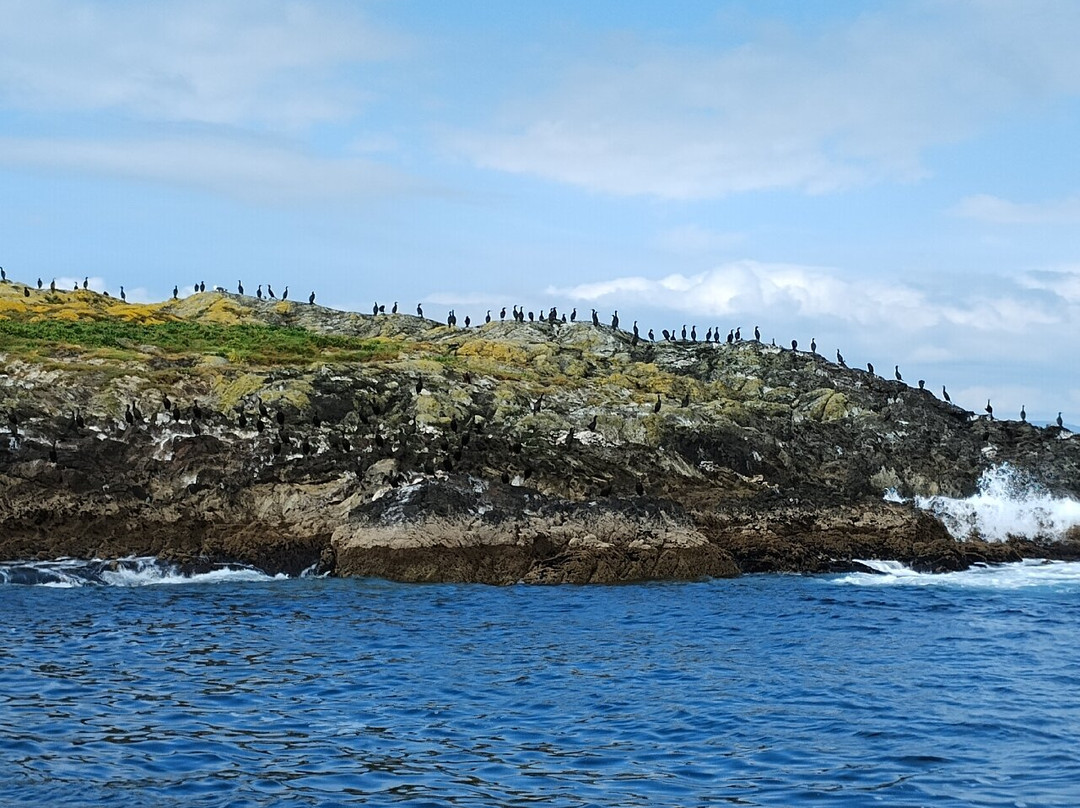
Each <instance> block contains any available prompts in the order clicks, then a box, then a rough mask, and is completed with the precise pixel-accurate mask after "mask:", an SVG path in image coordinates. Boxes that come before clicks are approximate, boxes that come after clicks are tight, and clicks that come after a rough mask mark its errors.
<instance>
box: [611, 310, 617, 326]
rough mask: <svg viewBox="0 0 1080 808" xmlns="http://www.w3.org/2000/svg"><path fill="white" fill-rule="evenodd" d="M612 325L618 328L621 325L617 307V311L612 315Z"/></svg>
mask: <svg viewBox="0 0 1080 808" xmlns="http://www.w3.org/2000/svg"><path fill="white" fill-rule="evenodd" d="M611 327H612V328H615V329H618V327H619V310H618V309H615V313H614V314H613V315H611Z"/></svg>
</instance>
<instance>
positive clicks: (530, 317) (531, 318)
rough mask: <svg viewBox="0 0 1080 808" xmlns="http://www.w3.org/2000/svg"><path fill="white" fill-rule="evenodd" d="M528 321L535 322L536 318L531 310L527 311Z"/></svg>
mask: <svg viewBox="0 0 1080 808" xmlns="http://www.w3.org/2000/svg"><path fill="white" fill-rule="evenodd" d="M529 322H530V323H533V322H536V318H535V317H534V316H533V313H532V312H531V311H530V312H529Z"/></svg>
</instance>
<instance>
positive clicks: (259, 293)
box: [255, 283, 262, 300]
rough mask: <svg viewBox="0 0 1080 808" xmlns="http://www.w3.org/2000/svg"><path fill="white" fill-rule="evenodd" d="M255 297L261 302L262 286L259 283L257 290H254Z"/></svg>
mask: <svg viewBox="0 0 1080 808" xmlns="http://www.w3.org/2000/svg"><path fill="white" fill-rule="evenodd" d="M255 297H257V298H259V300H262V284H261V283H260V284H259V288H258V289H256V290H255Z"/></svg>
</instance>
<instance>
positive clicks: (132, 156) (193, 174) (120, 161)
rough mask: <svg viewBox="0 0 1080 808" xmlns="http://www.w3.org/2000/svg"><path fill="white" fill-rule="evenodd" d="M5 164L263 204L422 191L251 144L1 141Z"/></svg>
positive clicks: (332, 162)
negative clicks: (166, 186) (190, 189)
mask: <svg viewBox="0 0 1080 808" xmlns="http://www.w3.org/2000/svg"><path fill="white" fill-rule="evenodd" d="M0 166H8V167H12V168H20V169H34V170H44V171H57V172H63V173H65V174H70V173H72V172H75V173H82V174H89V175H105V176H111V177H123V178H125V179H133V180H144V181H155V182H168V183H172V184H177V185H186V186H189V187H193V188H199V189H203V190H209V191H213V192H216V193H220V194H222V195H225V196H232V197H236V198H241V199H245V200H251V201H255V202H263V203H267V202H269V203H276V202H286V201H294V200H319V199H341V198H357V197H370V196H374V195H382V194H386V193H391V192H398V191H403V190H415V189H417V188H418V187H419V185H418V184H417V183H416V182H414V181H413V180H411V179H409V178H407V177H405V176H403V175H401V174H399V173H397V172H396V171H394V170H393V169H389V168H386V167H384V166H380V165H378V164H376V163H372V162H370V161H367V160H363V159H359V158H351V157H349V158H328V157H319V156H314V155H311V154H307V153H305V152H301V151H297V150H295V149H289V148H285V147H283V146H280V145H275V144H267V143H262V142H257V141H250V140H236V139H220V138H184V139H161V140H132V141H101V142H95V141H85V140H47V139H41V140H34V139H18V138H6V139H0Z"/></svg>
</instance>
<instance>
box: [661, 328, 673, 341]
mask: <svg viewBox="0 0 1080 808" xmlns="http://www.w3.org/2000/svg"><path fill="white" fill-rule="evenodd" d="M660 333H661V334H663V335H664V341H665V342H667V341H668V339H670V338H671V335H670V334H669V333H668V330H667V329H666V328H661V329H660Z"/></svg>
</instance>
